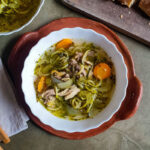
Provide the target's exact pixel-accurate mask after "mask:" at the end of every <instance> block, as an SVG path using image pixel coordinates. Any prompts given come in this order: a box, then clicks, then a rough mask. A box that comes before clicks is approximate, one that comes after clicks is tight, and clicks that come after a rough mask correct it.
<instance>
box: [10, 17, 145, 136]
mask: <svg viewBox="0 0 150 150" xmlns="http://www.w3.org/2000/svg"><path fill="white" fill-rule="evenodd" d="M73 27H81V28H85V29H92V30H94V31H96V32H97V33H100V34H103V35H104V36H106V37H107V38H108V39H109V40H110V41H112V42H113V43H114V44H115V45H116V47H117V48H118V50H119V51H120V52H121V53H122V55H123V57H124V60H125V63H126V65H127V68H128V81H129V84H128V88H127V94H126V97H125V99H124V101H123V103H122V105H121V107H120V109H119V110H118V112H116V113H115V114H114V115H113V117H112V118H111V119H110V120H109V121H108V122H105V123H104V124H102V125H101V126H100V127H98V128H96V129H92V130H89V131H87V132H83V133H82V132H74V133H67V132H64V131H58V130H55V129H53V128H52V127H50V126H47V125H45V124H43V123H42V122H41V121H40V120H39V119H38V118H37V117H36V116H34V115H33V114H32V112H31V110H30V108H29V107H28V105H27V104H26V103H25V100H24V95H23V92H22V89H21V72H22V69H23V64H24V60H25V58H26V56H27V55H28V53H29V52H30V50H31V48H32V47H33V46H34V45H35V44H36V43H37V42H38V41H39V40H40V39H41V38H43V37H45V36H47V35H48V34H49V33H51V32H53V31H57V30H60V29H63V28H73ZM7 68H8V69H9V73H10V74H11V77H12V78H13V82H14V85H15V87H16V97H17V99H18V102H20V103H21V104H22V105H23V106H24V108H25V110H26V112H27V114H28V115H29V117H30V118H31V120H32V121H34V122H35V123H36V124H37V125H38V126H40V127H41V128H43V129H44V130H45V131H47V132H49V133H52V134H54V135H57V136H60V137H63V138H67V139H84V138H88V137H91V136H94V135H96V134H98V133H101V132H103V131H105V130H106V129H108V128H109V127H111V125H113V124H114V123H115V122H116V121H119V120H124V119H128V118H130V117H131V116H133V115H134V114H135V112H136V110H137V108H138V106H139V103H140V100H141V96H142V89H143V88H142V84H141V82H140V80H139V79H138V78H137V77H136V75H135V71H134V64H133V60H132V57H131V55H130V53H129V51H128V49H127V47H126V46H125V45H124V44H123V42H122V41H121V40H120V39H119V37H118V36H117V35H116V34H115V33H114V32H112V31H111V30H110V29H109V28H107V27H106V26H104V25H102V24H100V23H98V22H95V21H92V20H89V19H84V18H62V19H58V20H55V21H52V22H51V23H49V24H48V25H46V26H44V27H42V28H41V29H39V30H38V31H35V32H29V33H26V34H24V35H23V36H22V37H21V38H20V39H19V40H18V42H17V43H16V44H15V46H14V48H13V50H12V51H11V54H10V56H9V58H8V66H7Z"/></svg>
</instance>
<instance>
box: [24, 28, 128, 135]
mask: <svg viewBox="0 0 150 150" xmlns="http://www.w3.org/2000/svg"><path fill="white" fill-rule="evenodd" d="M64 38H70V39H81V40H84V41H87V42H92V43H94V44H95V45H98V46H100V47H102V48H103V49H104V50H105V51H106V52H107V54H108V55H109V56H110V57H111V58H112V61H113V63H114V66H115V69H116V87H115V91H114V94H113V96H112V99H111V101H110V103H109V104H108V106H107V107H106V108H105V109H104V110H103V111H102V112H101V113H99V114H98V115H96V116H95V117H94V118H93V119H86V120H81V121H69V120H65V119H60V118H58V117H56V116H54V115H52V114H51V113H50V112H49V111H47V110H46V109H45V108H44V107H43V106H42V105H41V104H40V103H38V102H37V101H36V92H35V89H34V84H33V83H34V78H35V76H34V68H35V65H36V61H37V60H38V59H39V56H40V55H41V54H43V53H44V52H45V50H47V49H48V48H49V47H50V46H51V45H53V44H54V43H56V42H58V41H60V40H62V39H64ZM21 76H22V90H23V93H24V97H25V102H26V103H27V104H28V106H29V107H30V109H31V112H32V113H33V115H35V116H36V117H37V118H39V119H40V121H41V122H42V123H44V124H46V125H48V126H51V127H53V128H54V129H56V130H62V131H66V132H70V133H72V132H85V131H88V130H90V129H93V128H97V127H99V126H100V125H101V124H103V123H104V122H106V121H108V120H109V119H110V118H111V117H112V116H113V114H114V113H115V112H116V111H117V110H118V109H119V107H120V105H121V103H122V101H123V100H124V98H125V95H126V89H127V85H128V78H127V68H126V65H125V62H124V59H123V56H122V55H121V53H120V52H119V51H118V50H117V48H116V46H115V45H114V44H113V43H112V42H110V41H109V40H108V39H107V38H106V37H105V36H104V35H101V34H98V33H96V32H95V31H93V30H91V29H83V28H79V27H76V28H64V29H61V30H59V31H55V32H52V33H50V34H49V35H48V36H46V37H44V38H42V39H41V40H40V41H39V42H38V43H37V44H36V45H35V46H34V47H33V48H32V49H31V51H30V53H29V55H28V56H27V58H26V60H25V62H24V68H23V71H22V74H21Z"/></svg>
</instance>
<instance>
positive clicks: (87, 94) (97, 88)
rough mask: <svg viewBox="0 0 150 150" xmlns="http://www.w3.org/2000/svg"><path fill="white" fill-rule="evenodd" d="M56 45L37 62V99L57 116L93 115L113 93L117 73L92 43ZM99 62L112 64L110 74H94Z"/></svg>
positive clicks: (106, 56) (105, 104)
mask: <svg viewBox="0 0 150 150" xmlns="http://www.w3.org/2000/svg"><path fill="white" fill-rule="evenodd" d="M56 46H57V43H56V44H55V45H53V46H51V47H50V48H49V50H47V51H45V53H44V54H42V55H41V56H40V58H39V60H38V61H37V62H36V67H35V70H34V74H35V76H36V80H35V82H34V85H35V90H36V96H37V101H38V102H40V103H41V104H42V105H43V106H44V107H45V108H46V109H47V110H48V111H50V112H51V113H52V114H53V115H55V116H57V117H60V118H64V119H69V120H74V121H77V120H83V119H87V118H93V117H94V116H95V115H97V114H98V113H99V112H101V111H102V110H103V109H104V108H105V107H106V106H107V105H108V104H109V102H110V100H111V97H112V95H113V91H114V88H115V77H116V76H115V68H114V65H113V62H112V61H111V58H110V57H109V56H108V55H107V53H106V52H105V51H104V50H103V49H102V48H100V47H97V46H95V45H94V44H92V43H86V42H83V43H80V44H79V43H75V42H73V43H72V45H70V46H69V47H67V48H56ZM102 63H105V64H107V65H108V66H109V67H110V68H111V74H110V75H109V76H108V77H106V78H104V79H100V78H97V77H96V76H95V75H94V71H93V70H94V68H95V66H97V65H98V64H102ZM40 88H42V90H41V89H40Z"/></svg>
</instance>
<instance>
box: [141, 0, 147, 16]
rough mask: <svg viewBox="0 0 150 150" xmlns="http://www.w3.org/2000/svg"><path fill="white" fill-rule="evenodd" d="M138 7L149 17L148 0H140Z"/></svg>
mask: <svg viewBox="0 0 150 150" xmlns="http://www.w3.org/2000/svg"><path fill="white" fill-rule="evenodd" d="M139 7H140V8H141V10H143V11H144V12H145V13H146V14H147V15H148V16H149V17H150V0H141V1H140V3H139Z"/></svg>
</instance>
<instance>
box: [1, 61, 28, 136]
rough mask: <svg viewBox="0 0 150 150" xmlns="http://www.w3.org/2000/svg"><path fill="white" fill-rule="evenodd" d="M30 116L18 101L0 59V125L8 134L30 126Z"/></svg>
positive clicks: (10, 134) (13, 133)
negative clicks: (28, 123)
mask: <svg viewBox="0 0 150 150" xmlns="http://www.w3.org/2000/svg"><path fill="white" fill-rule="evenodd" d="M28 120H29V118H28V116H27V115H26V113H25V112H24V110H23V108H21V107H20V106H19V105H18V104H17V102H16V98H15V95H14V92H13V90H12V87H11V85H10V81H9V80H8V76H7V75H6V72H5V71H4V67H3V64H2V60H1V59H0V126H1V127H2V129H3V130H4V131H5V132H6V133H7V135H8V136H12V135H15V134H17V133H19V132H21V131H23V130H25V129H27V128H28V125H27V121H28Z"/></svg>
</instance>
